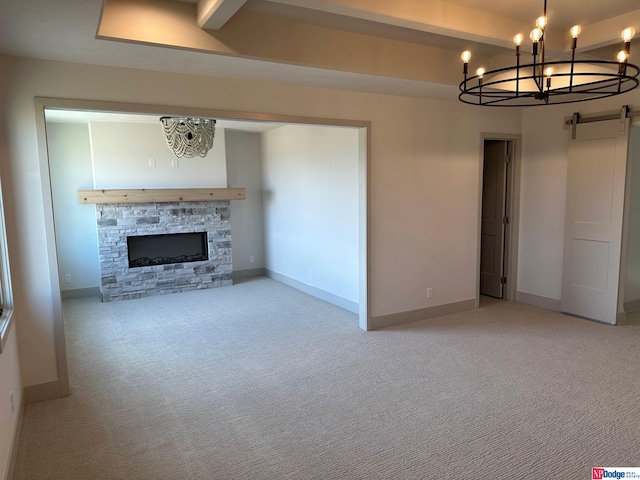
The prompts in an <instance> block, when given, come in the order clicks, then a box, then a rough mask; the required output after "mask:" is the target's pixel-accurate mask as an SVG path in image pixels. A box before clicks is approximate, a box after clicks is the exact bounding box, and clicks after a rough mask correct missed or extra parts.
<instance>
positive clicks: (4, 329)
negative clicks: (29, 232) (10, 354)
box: [0, 181, 13, 354]
mask: <svg viewBox="0 0 640 480" xmlns="http://www.w3.org/2000/svg"><path fill="white" fill-rule="evenodd" d="M0 306H1V307H2V314H1V315H0V354H1V353H2V351H3V350H4V347H5V344H6V343H7V339H8V338H9V332H10V331H11V326H12V324H13V292H12V290H11V274H10V271H9V254H8V251H7V229H6V224H5V220H4V202H3V196H2V182H1V181H0Z"/></svg>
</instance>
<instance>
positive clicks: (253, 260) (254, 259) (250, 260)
mask: <svg viewBox="0 0 640 480" xmlns="http://www.w3.org/2000/svg"><path fill="white" fill-rule="evenodd" d="M255 261H256V257H254V256H253V255H251V256H250V257H249V263H254V262H255Z"/></svg>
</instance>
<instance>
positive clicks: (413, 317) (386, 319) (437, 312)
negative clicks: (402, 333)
mask: <svg viewBox="0 0 640 480" xmlns="http://www.w3.org/2000/svg"><path fill="white" fill-rule="evenodd" d="M475 308H476V300H475V298H470V299H469V300H462V301H460V302H453V303H446V304H444V305H436V306H434V307H427V308H420V309H417V310H409V311H407V312H400V313H392V314H390V315H382V316H380V317H373V318H371V329H372V330H377V329H379V328H386V327H393V326H396V325H402V324H404V323H412V322H418V321H420V320H427V319H429V318H434V317H441V316H443V315H451V314H452V313H460V312H466V311H468V310H473V309H475Z"/></svg>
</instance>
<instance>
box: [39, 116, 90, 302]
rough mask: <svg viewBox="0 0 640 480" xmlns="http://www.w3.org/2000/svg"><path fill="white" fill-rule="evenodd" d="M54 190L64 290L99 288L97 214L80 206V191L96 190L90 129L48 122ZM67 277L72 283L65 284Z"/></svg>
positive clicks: (60, 267) (60, 274) (57, 236)
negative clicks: (67, 276) (92, 167)
mask: <svg viewBox="0 0 640 480" xmlns="http://www.w3.org/2000/svg"><path fill="white" fill-rule="evenodd" d="M47 144H48V147H49V168H50V169H51V191H52V196H53V208H54V215H55V222H56V247H57V252H58V262H59V276H60V287H61V289H62V290H76V289H81V288H90V287H98V286H99V285H100V268H99V265H100V263H99V258H98V234H97V231H96V211H95V207H94V206H93V205H81V204H79V203H78V194H77V192H78V190H82V189H91V188H93V172H92V169H91V146H90V144H89V127H88V125H87V124H78V123H75V124H74V123H47ZM65 274H69V275H71V283H65V279H64V276H65Z"/></svg>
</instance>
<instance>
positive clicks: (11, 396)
mask: <svg viewBox="0 0 640 480" xmlns="http://www.w3.org/2000/svg"><path fill="white" fill-rule="evenodd" d="M9 405H11V413H13V411H14V410H15V409H16V404H15V401H14V400H13V392H9Z"/></svg>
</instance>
